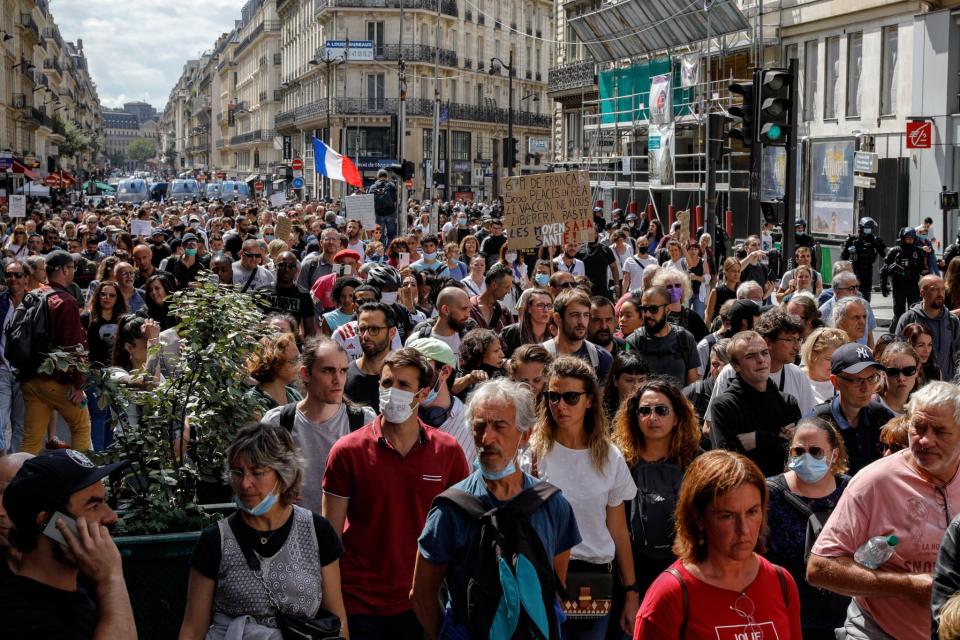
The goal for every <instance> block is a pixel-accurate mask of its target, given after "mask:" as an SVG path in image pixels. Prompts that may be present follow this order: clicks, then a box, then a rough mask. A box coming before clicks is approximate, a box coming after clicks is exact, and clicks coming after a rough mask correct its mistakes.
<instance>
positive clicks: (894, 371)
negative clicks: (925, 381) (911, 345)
mask: <svg viewBox="0 0 960 640" xmlns="http://www.w3.org/2000/svg"><path fill="white" fill-rule="evenodd" d="M883 372H884V373H886V374H887V376H888V377H890V378H896V377H897V376H900V375H902V376H903V377H904V378H910V377H912V376H915V375H917V367H903V368H902V369H898V368H897V367H884V368H883Z"/></svg>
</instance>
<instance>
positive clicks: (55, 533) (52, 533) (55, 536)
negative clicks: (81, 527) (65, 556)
mask: <svg viewBox="0 0 960 640" xmlns="http://www.w3.org/2000/svg"><path fill="white" fill-rule="evenodd" d="M60 520H63V521H64V522H66V523H67V527H69V528H70V531H71V532H72V533H73V535H74V536H78V535H79V534H77V521H76V520H74V519H73V518H71V517H70V516H68V515H64V514H63V513H60V512H59V511H54V512H53V515H52V516H50V518H48V519H47V525H46V526H45V527H44V528H43V535H45V536H47V537H48V538H50V539H51V540H55V541H56V542H59V543H60V544H62V545H63V546H67V541H66V539H65V538H64V537H63V534H62V533H60V530H59V529H57V522H58V521H60Z"/></svg>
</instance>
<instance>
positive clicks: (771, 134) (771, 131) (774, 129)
mask: <svg viewBox="0 0 960 640" xmlns="http://www.w3.org/2000/svg"><path fill="white" fill-rule="evenodd" d="M782 135H783V130H782V129H780V125H776V124H774V125H770V128H768V129H767V137H768V138H769V139H770V140H779V139H780V137H781V136H782Z"/></svg>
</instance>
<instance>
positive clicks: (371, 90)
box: [367, 73, 386, 111]
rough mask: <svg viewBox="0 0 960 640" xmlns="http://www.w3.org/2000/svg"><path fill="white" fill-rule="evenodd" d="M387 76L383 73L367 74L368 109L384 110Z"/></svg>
mask: <svg viewBox="0 0 960 640" xmlns="http://www.w3.org/2000/svg"><path fill="white" fill-rule="evenodd" d="M385 82H386V78H385V76H384V74H382V73H371V74H368V75H367V109H368V110H370V111H383V96H384V85H385Z"/></svg>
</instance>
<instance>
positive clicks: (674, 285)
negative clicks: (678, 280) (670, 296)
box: [664, 284, 683, 289]
mask: <svg viewBox="0 0 960 640" xmlns="http://www.w3.org/2000/svg"><path fill="white" fill-rule="evenodd" d="M664 286H665V287H666V288H667V289H683V285H682V284H667V285H664Z"/></svg>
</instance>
